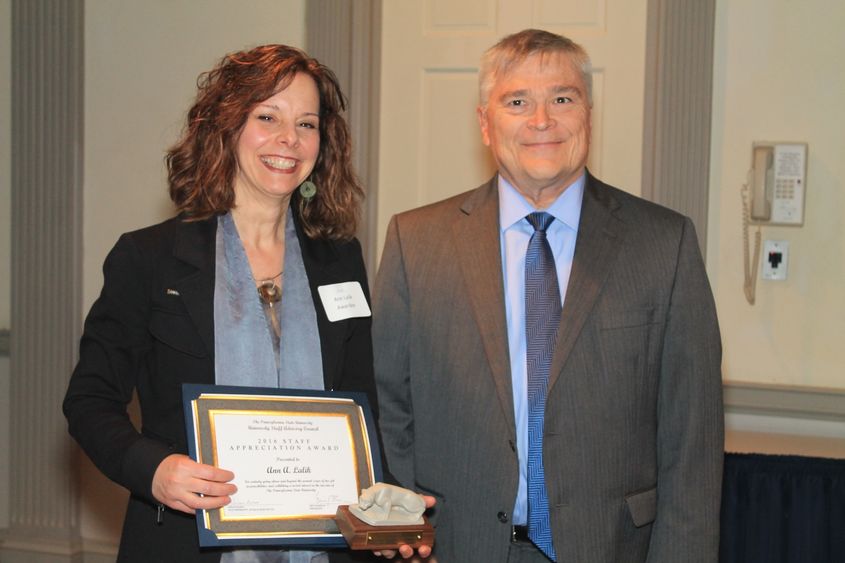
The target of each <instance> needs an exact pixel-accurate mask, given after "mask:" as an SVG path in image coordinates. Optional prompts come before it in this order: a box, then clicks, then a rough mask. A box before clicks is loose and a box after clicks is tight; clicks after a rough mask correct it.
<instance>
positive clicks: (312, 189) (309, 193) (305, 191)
mask: <svg viewBox="0 0 845 563" xmlns="http://www.w3.org/2000/svg"><path fill="white" fill-rule="evenodd" d="M316 194H317V186H316V185H314V182H312V181H311V180H305V181H304V182H302V183H301V184H300V185H299V195H301V196H302V199H304V200H305V203H308V202H309V201H311V198H313V197H314V196H315V195H316Z"/></svg>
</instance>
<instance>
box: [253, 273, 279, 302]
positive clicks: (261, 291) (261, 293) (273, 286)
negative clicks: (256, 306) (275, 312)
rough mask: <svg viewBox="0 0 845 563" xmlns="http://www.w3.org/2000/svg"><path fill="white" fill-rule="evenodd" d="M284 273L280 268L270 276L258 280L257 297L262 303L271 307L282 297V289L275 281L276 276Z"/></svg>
mask: <svg viewBox="0 0 845 563" xmlns="http://www.w3.org/2000/svg"><path fill="white" fill-rule="evenodd" d="M284 273H285V271H284V270H282V271H281V272H279V273H278V274H276V275H275V276H273V277H272V278H267V279H264V280H258V288H257V289H258V297H259V298H261V302H262V303H264V304H266V305H268V306H269V307H273V304H274V303H278V302H279V300H280V299H281V298H282V289H281V288H280V287H279V285H278V284H277V283H276V278H280V277H282V276H283V275H284Z"/></svg>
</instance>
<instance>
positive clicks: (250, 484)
mask: <svg viewBox="0 0 845 563" xmlns="http://www.w3.org/2000/svg"><path fill="white" fill-rule="evenodd" d="M183 398H184V404H185V422H186V425H187V429H188V449H189V452H190V454H191V457H192V458H194V459H195V460H196V461H198V462H200V463H205V464H208V465H214V466H216V467H220V468H223V469H227V470H229V471H231V472H233V473H234V474H235V478H234V480H233V481H232V483H233V484H235V485H236V486H237V487H238V492H237V493H235V494H234V495H232V502H231V503H230V504H228V505H227V506H224V507H222V508H219V509H215V510H198V511H197V529H198V531H199V541H200V545H201V546H222V545H277V546H281V547H296V548H307V547H308V548H318V549H323V548H329V547H343V546H346V542H345V541H344V539H343V536H342V535H341V533H340V530H339V529H338V527H337V524H336V522H335V515H336V513H337V510H338V506H340V505H347V504H354V503H355V502H357V500H358V495H359V494H360V492H361V490H362V489H365V488H367V487H369V486H371V485H373V484H374V483H375V482H377V481H379V480H380V479H381V467H380V462H379V460H380V455H379V452H378V441H377V440H376V438H375V436H376V433H375V428H374V426H373V419H372V414H371V412H370V409H369V405H368V403H367V398H366V396H365V395H364V394H363V393H342V392H326V391H303V390H290V389H267V388H254V387H229V386H217V385H192V384H186V385H184V386H183Z"/></svg>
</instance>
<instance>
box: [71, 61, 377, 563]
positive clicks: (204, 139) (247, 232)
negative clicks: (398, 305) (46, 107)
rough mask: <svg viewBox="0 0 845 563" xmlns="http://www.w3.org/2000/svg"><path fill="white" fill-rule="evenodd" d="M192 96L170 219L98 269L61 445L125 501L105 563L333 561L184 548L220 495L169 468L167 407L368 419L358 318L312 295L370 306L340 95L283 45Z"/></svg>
mask: <svg viewBox="0 0 845 563" xmlns="http://www.w3.org/2000/svg"><path fill="white" fill-rule="evenodd" d="M198 87H199V91H198V95H197V99H196V102H195V103H194V105H193V107H192V108H191V109H190V111H189V112H188V116H187V123H186V126H185V129H184V133H183V135H182V138H181V139H180V140H179V141H178V142H177V143H176V145H174V146H173V147H172V148H171V149H170V150H169V152H168V153H167V157H166V162H167V167H168V172H169V174H168V178H169V190H170V197H171V199H172V200H173V202H174V203H175V205H176V207H177V209H178V211H179V213H178V216H177V217H175V218H173V219H170V220H168V221H165V222H164V223H161V224H159V225H155V226H152V227H147V228H145V229H141V230H139V231H135V232H131V233H127V234H124V235H123V236H121V237H120V239H119V241H118V242H117V244H116V245H115V247H114V248H113V249H112V251H111V252H110V253H109V255H108V257H107V258H106V261H105V265H104V267H103V272H104V285H103V289H102V293H101V294H100V297H99V299H97V301H96V302H95V303H94V305H93V306H92V308H91V311H90V313H89V314H88V317H87V319H86V321H85V328H84V333H83V336H82V340H81V343H80V358H79V363H78V364H77V366H76V369H75V370H74V372H73V376H72V379H71V381H70V385H69V388H68V391H67V396H66V398H65V401H64V412H65V415H66V416H67V418H68V422H69V427H70V433H71V434H72V435H73V437H74V438H75V439H76V440H77V441H78V442H79V443H80V444H81V446H82V448H83V449H84V450H85V452H86V453H87V454H88V455H89V456H90V457H91V459H92V460H93V461H94V463H95V464H96V465H97V467H99V468H100V470H102V471H103V473H105V474H106V475H107V476H108V477H109V478H111V479H112V480H114V481H116V482H117V483H119V484H121V485H123V486H124V487H126V488H127V489H129V491H130V492H131V498H130V501H129V506H128V509H127V514H126V520H125V523H124V529H123V535H122V538H121V544H120V552H119V556H118V560H119V561H138V562H144V563H148V562H152V561H179V562H180V563H181V562H190V561H223V562H224V563H225V562H247V561H249V562H254V561H274V562H275V561H280V562H281V561H284V562H294V561H296V562H303V561H305V562H309V563H317V562H324V561H329V560H332V561H340V560H344V559H346V558H349V557H350V555H349V554H348V553H345V552H338V553H332V554H331V556H329V554H327V553H317V552H303V551H279V550H269V551H267V550H235V551H229V552H221V551H220V550H201V549H200V548H199V546H198V541H197V532H196V524H195V516H194V511H195V510H196V509H215V508H219V507H222V506H224V505H226V504H228V503H229V502H230V500H231V495H233V494H236V487H235V486H234V485H233V484H232V483H231V480H232V479H233V478H234V475H233V474H232V473H231V472H230V471H226V470H225V469H222V468H217V467H214V466H211V465H204V464H200V463H197V462H195V461H193V460H192V459H191V458H189V457H188V456H187V455H186V453H187V442H186V434H185V425H184V420H183V412H182V399H181V384H182V383H185V382H190V383H206V384H224V385H246V386H257V387H277V388H279V387H283V388H301V389H333V390H346V391H363V392H365V393H366V394H367V395H368V396H369V400H370V404H371V405H373V406H375V405H376V401H375V387H374V382H373V367H372V365H373V362H372V344H371V339H370V318H369V316H368V313H369V312H368V311H366V312H364V313H359V314H362V315H364V314H365V315H367V316H353V317H351V318H342V319H340V320H337V319H335V320H334V322H332V321H331V320H330V319H329V317H328V316H327V313H326V308H325V307H324V304H323V302H322V300H321V298H320V295H319V291H318V288H320V287H322V286H331V285H333V284H346V286H344V287H352V288H353V289H352V290H353V291H355V292H357V293H358V295H359V296H360V297H361V298H364V297H366V299H367V300H369V289H368V285H367V278H366V272H365V269H364V263H363V260H362V256H361V247H360V245H359V243H358V241H357V240H356V239H355V238H354V233H355V229H356V223H357V220H358V214H359V203H360V201H361V199H362V197H363V191H362V189H361V186H360V185H359V183H358V180H357V179H356V177H355V174H354V172H353V170H352V166H351V162H350V143H349V132H348V129H347V126H346V123H345V121H344V119H343V117H342V115H341V112H342V111H343V109H344V100H343V95H342V93H341V91H340V88H339V86H338V83H337V80H336V78H335V76H334V74H333V73H332V72H331V71H330V70H329V69H327V68H326V67H325V66H323V65H321V64H320V63H319V62H317V61H316V60H314V59H312V58H310V57H308V56H307V55H306V54H305V53H303V52H302V51H300V50H298V49H295V48H292V47H287V46H284V45H266V46H262V47H258V48H255V49H252V50H250V51H244V52H238V53H234V54H230V55H228V56H226V57H224V58H223V59H222V60H221V61H220V63H219V64H218V65H217V66H216V67H215V68H214V69H213V70H211V71H210V72H207V73H204V74H203V75H201V76H200V80H199V82H198ZM363 309H366V308H365V307H363ZM133 392H137V394H138V399H139V403H140V407H141V415H142V429H141V431H140V432H139V431H137V430H136V429H135V427H134V426H133V425H132V423H131V422H130V419H129V417H128V415H127V411H126V405H127V403H129V401H130V400H131V398H132V395H133ZM221 556H222V558H221Z"/></svg>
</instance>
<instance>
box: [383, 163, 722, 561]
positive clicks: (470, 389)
mask: <svg viewBox="0 0 845 563" xmlns="http://www.w3.org/2000/svg"><path fill="white" fill-rule="evenodd" d="M373 322H374V328H373V338H374V346H375V358H376V379H377V383H378V392H379V403H380V409H381V418H380V420H381V429H382V432H383V434H384V442H385V449H386V453H387V458H388V462H389V465H390V469H391V471H392V473H393V474H394V475H395V476H396V477H397V478H398V479H399V480H400V481H401V482H402V483H403V484H404V485H405V486H407V487H410V488H414V489H417V490H420V491H422V492H426V493H429V494H432V495H434V496H435V497H436V498H437V506H436V510H435V514H434V522H435V524H436V525H437V545H436V548H435V554H436V556H437V559H438V561H439V563H468V562H485V563H497V562H504V561H506V559H507V553H508V548H509V539H510V527H511V524H512V522H511V520H510V513H511V510H512V508H513V504H514V498H515V495H516V488H517V479H518V475H517V453H516V447H515V444H516V436H515V427H514V414H513V397H512V390H511V389H512V387H511V374H510V369H509V360H508V343H507V331H506V326H505V305H504V292H503V285H502V260H501V250H500V243H499V226H498V192H497V183H496V178H494V179H493V180H491V181H490V182H489V183H487V184H485V185H483V186H481V187H479V188H478V189H476V190H473V191H470V192H467V193H464V194H462V195H459V196H456V197H453V198H451V199H448V200H445V201H442V202H439V203H436V204H433V205H430V206H427V207H423V208H420V209H417V210H413V211H410V212H407V213H402V214H400V215H397V216H396V217H394V218H393V220H392V221H391V223H390V227H389V230H388V234H387V241H386V244H385V249H384V255H383V257H382V263H381V267H380V270H379V274H378V279H377V281H376V285H375V291H374V316H373ZM720 362H721V345H720V338H719V330H718V325H717V321H716V315H715V310H714V305H713V299H712V295H711V292H710V287H709V284H708V282H707V276H706V273H705V271H704V264H703V262H702V259H701V256H700V252H699V249H698V246H697V243H696V237H695V233H694V229H693V227H692V224H691V222H690V221H689V220H688V219H686V218H684V217H682V216H681V215H678V214H677V213H674V212H672V211H669V210H667V209H665V208H662V207H659V206H657V205H654V204H652V203H649V202H646V201H644V200H642V199H639V198H636V197H633V196H631V195H629V194H626V193H624V192H622V191H620V190H617V189H615V188H612V187H610V186H607V185H605V184H603V183H601V182H600V181H598V180H596V179H595V178H593V177H591V176H588V179H587V186H586V190H585V193H584V202H583V207H582V212H581V223H580V227H579V232H578V240H577V245H576V249H575V259H574V263H573V268H572V274H571V279H570V281H569V286H568V289H567V296H566V303H565V306H564V310H563V315H562V321H561V325H560V328H559V333H558V339H557V349H556V350H555V354H554V359H553V364H552V369H551V374H550V382H549V396H548V400H547V407H546V408H547V410H546V418H545V438H544V452H543V453H544V462H545V472H546V486H547V489H548V493H549V506H550V512H551V522H552V532H553V536H554V543H555V549H556V550H557V553H558V560H559V561H560V562H564V563H593V562H594V563H634V562H637V563H639V562H646V561H647V562H649V563H680V562H684V563H698V562H700V563H714V562H715V561H716V560H717V552H718V530H719V522H718V520H719V501H720V490H721V489H720V487H721V475H722V449H723V442H722V439H723V438H722V436H723V418H722V395H721V374H720Z"/></svg>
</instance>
